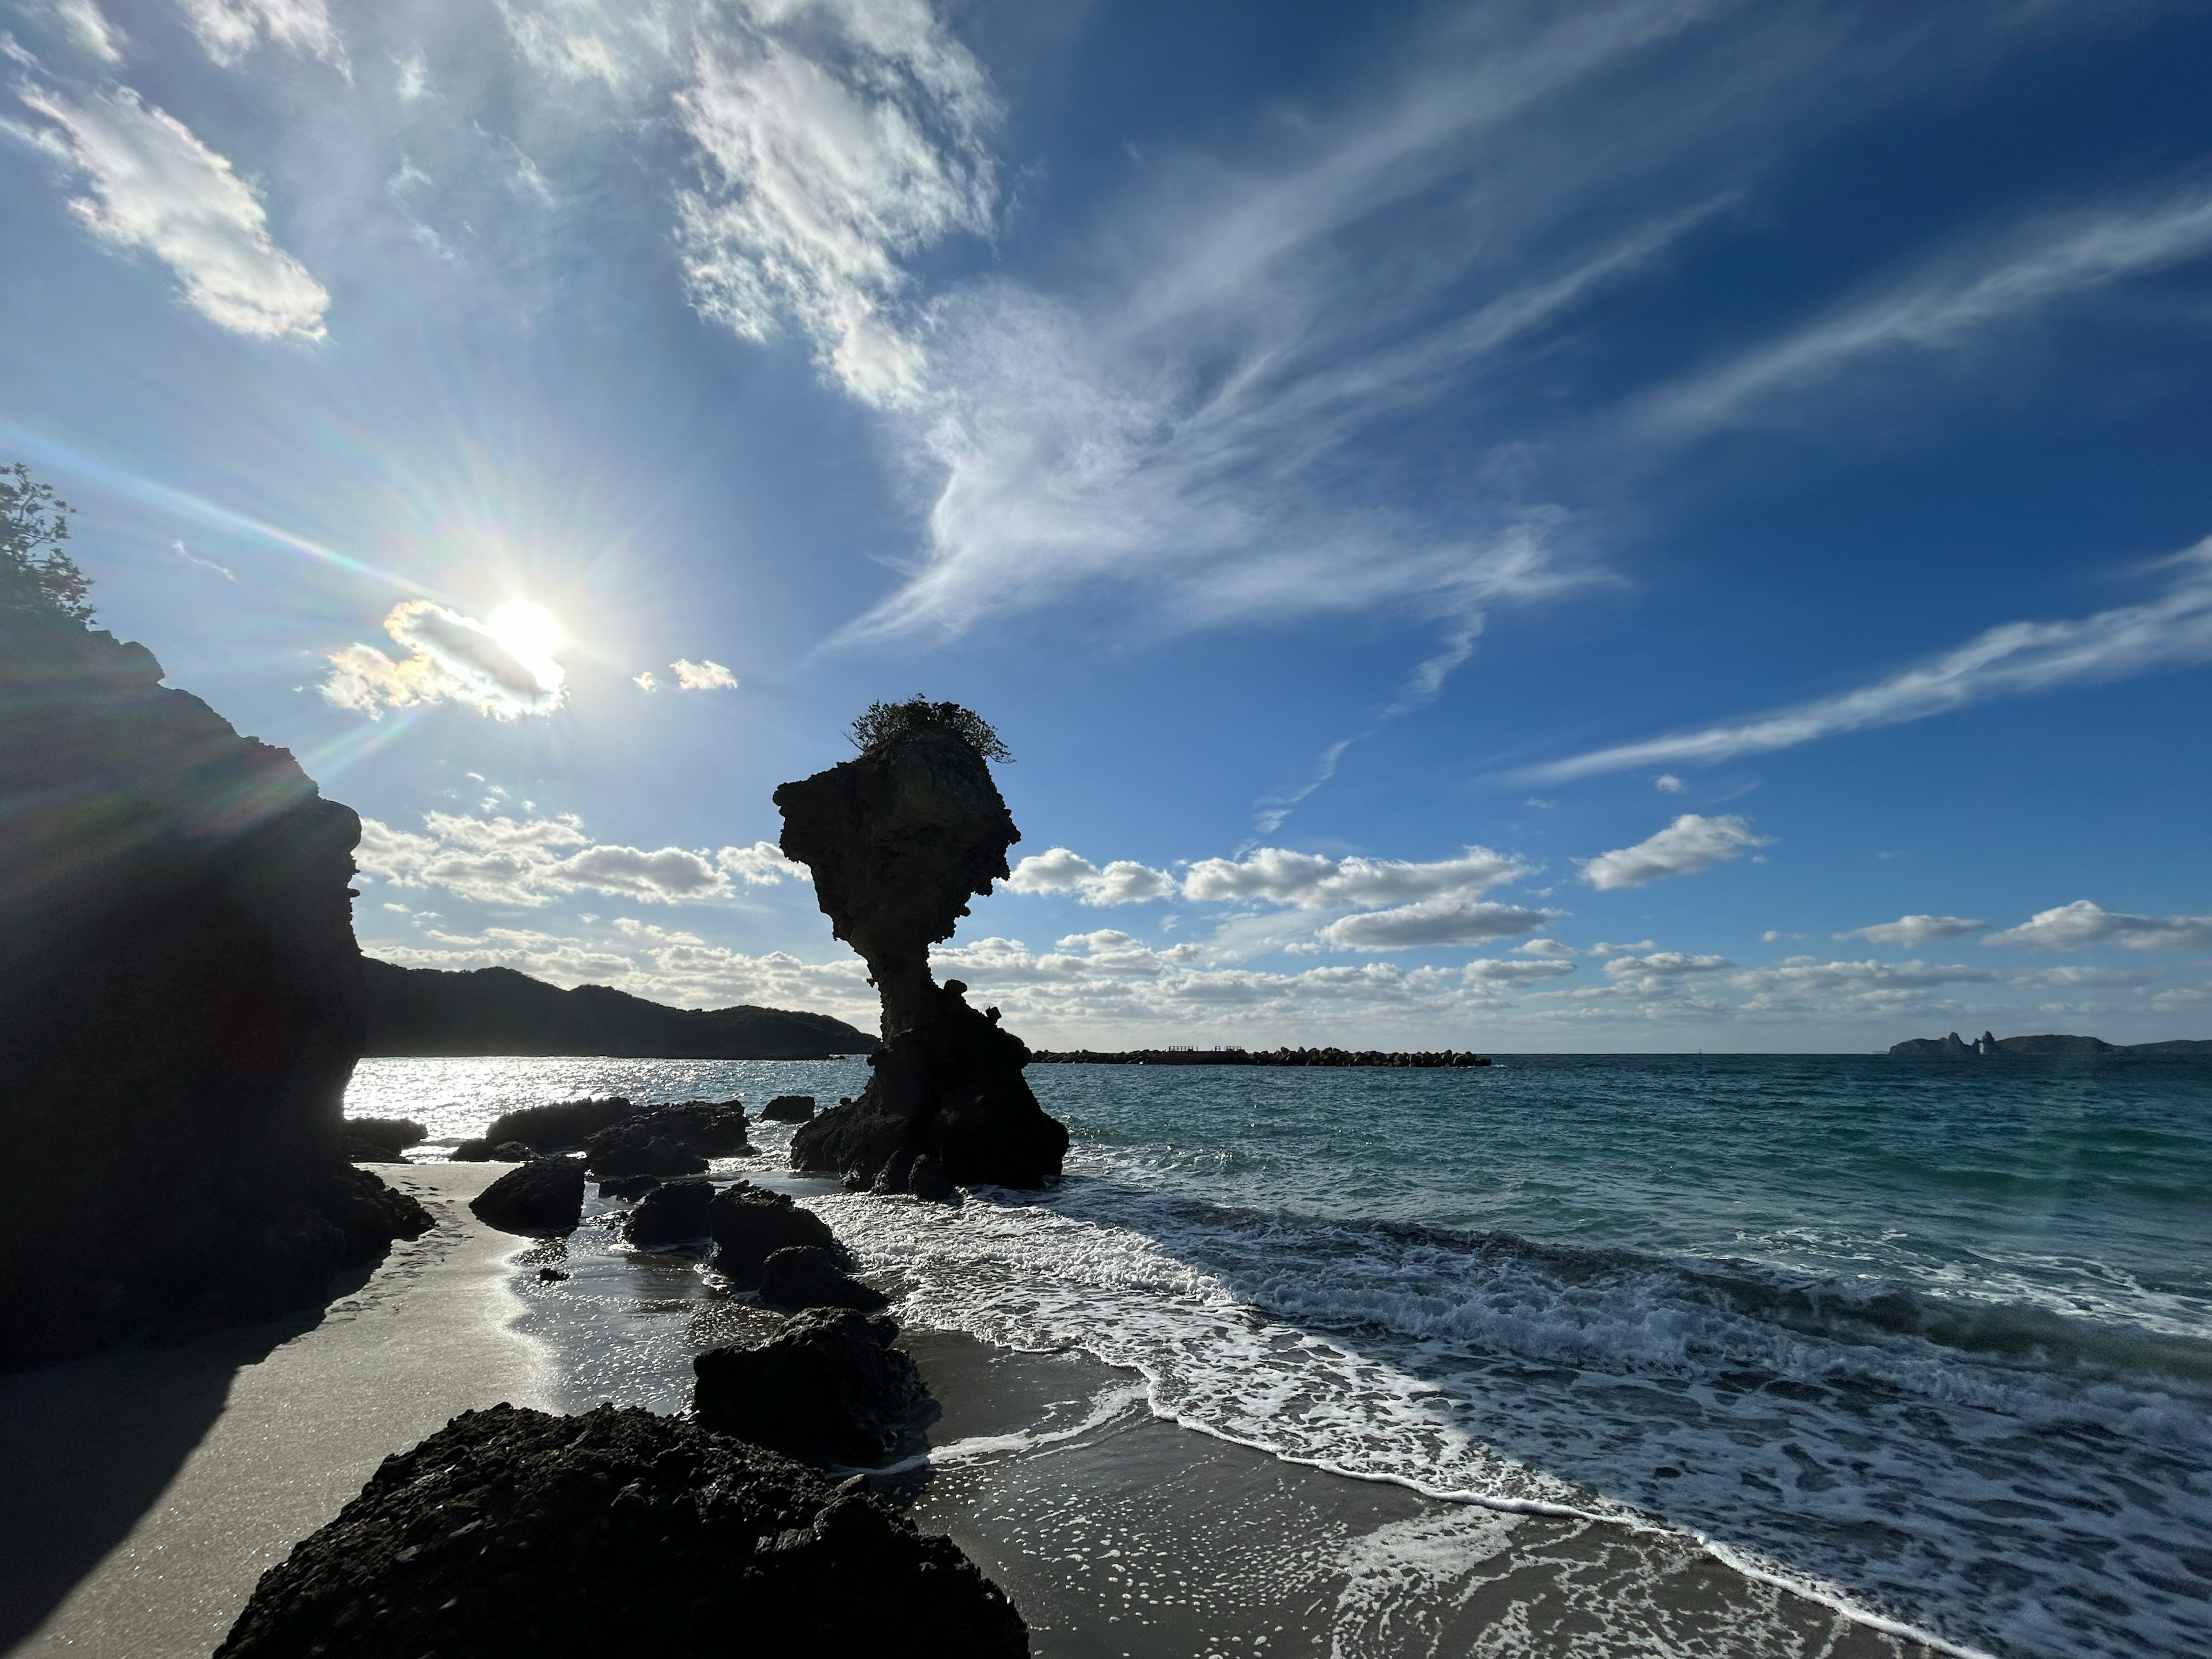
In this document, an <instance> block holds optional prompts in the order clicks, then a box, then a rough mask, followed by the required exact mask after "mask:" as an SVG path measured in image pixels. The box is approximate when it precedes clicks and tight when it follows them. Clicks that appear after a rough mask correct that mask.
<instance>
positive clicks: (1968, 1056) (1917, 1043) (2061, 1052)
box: [1889, 1031, 2212, 1060]
mask: <svg viewBox="0 0 2212 1659" xmlns="http://www.w3.org/2000/svg"><path fill="white" fill-rule="evenodd" d="M1889 1052H1890V1054H1892V1056H1893V1057H1894V1058H1897V1059H1900V1060H1977V1059H1980V1058H1982V1057H1984V1056H1985V1055H1990V1054H2022V1055H2027V1056H2029V1057H2031V1058H2036V1059H2049V1058H2051V1057H2054V1056H2065V1057H2067V1058H2084V1057H2086V1058H2094V1057H2095V1056H2097V1055H2100V1054H2203V1055H2206V1056H2208V1057H2212V1042H2196V1041H2192V1040H2190V1039H2187V1038H2179V1039H2176V1040H2174V1041H2172V1042H2136V1043H2119V1042H2106V1041H2105V1040H2104V1039H2103V1038H2102V1037H2093V1036H2057V1035H2046V1036H2009V1037H2000V1036H1990V1034H1989V1033H1988V1032H1987V1031H1984V1032H1983V1033H1982V1035H1981V1037H1980V1039H1979V1040H1978V1041H1977V1042H1962V1041H1960V1036H1959V1034H1958V1033H1957V1032H1956V1031H1954V1032H1952V1033H1951V1034H1950V1036H1941V1037H1912V1038H1910V1039H1908V1040H1907V1041H1905V1042H1899V1043H1896V1044H1893V1045H1892V1047H1891V1048H1890V1051H1889Z"/></svg>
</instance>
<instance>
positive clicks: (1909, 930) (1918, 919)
mask: <svg viewBox="0 0 2212 1659" xmlns="http://www.w3.org/2000/svg"><path fill="white" fill-rule="evenodd" d="M1988 926H1989V923H1987V922H1985V921H1970V920H1969V919H1968V918H1966V917H1965V916H1927V915H1910V916H1899V918H1898V919H1897V920H1896V921H1881V922H1876V923H1875V925H1874V926H1873V927H1854V928H1852V929H1851V930H1850V932H1849V933H1838V934H1837V935H1836V937H1837V938H1838V939H1865V940H1866V941H1867V942H1868V943H1869V944H1872V945H1896V946H1898V947H1899V949H1901V950H1906V951H1911V950H1914V949H1917V947H1919V946H1920V945H1925V944H1926V943H1927V942H1928V941H1929V939H1957V938H1959V937H1960V935H1961V934H1964V933H1979V932H1980V931H1981V930H1982V929H1983V928H1984V927H1988ZM1777 937H1779V935H1777Z"/></svg>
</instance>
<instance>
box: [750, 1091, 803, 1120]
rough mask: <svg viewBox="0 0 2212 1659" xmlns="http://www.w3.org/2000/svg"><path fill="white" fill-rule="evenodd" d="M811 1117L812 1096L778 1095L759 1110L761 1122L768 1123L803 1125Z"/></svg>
mask: <svg viewBox="0 0 2212 1659" xmlns="http://www.w3.org/2000/svg"><path fill="white" fill-rule="evenodd" d="M813 1115H814V1097H813V1096H812V1095H778V1096H777V1097H775V1099H774V1100H771V1101H770V1102H769V1103H768V1104H767V1105H765V1106H763V1107H762V1108H761V1117H762V1120H763V1121H765V1122H769V1123H805V1122H806V1121H809V1120H811V1118H812V1117H813Z"/></svg>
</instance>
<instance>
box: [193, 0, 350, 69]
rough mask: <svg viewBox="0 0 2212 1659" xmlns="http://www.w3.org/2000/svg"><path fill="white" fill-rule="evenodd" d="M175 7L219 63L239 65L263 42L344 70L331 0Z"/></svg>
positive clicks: (214, 0)
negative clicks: (333, 20)
mask: <svg viewBox="0 0 2212 1659" xmlns="http://www.w3.org/2000/svg"><path fill="white" fill-rule="evenodd" d="M177 7H178V9H179V10H180V11H182V12H183V13H184V14H185V21H187V22H189V23H190V24H191V26H192V33H194V34H197V36H199V38H200V45H201V46H204V48H206V51H207V55H208V56H209V57H210V58H214V59H215V61H216V63H218V64H234V63H236V62H237V61H238V60H239V59H240V58H242V57H244V56H245V55H246V53H247V52H251V51H252V50H253V48H254V47H255V46H258V45H259V44H260V43H261V41H262V40H264V38H265V39H267V40H269V41H270V43H271V44H272V45H279V46H289V47H291V48H292V49H293V50H294V51H295V52H310V53H313V55H314V56H315V57H317V58H321V59H323V61H324V62H325V63H327V64H335V65H336V66H337V67H338V68H339V69H341V70H343V68H344V67H345V64H346V51H345V43H344V42H343V41H342V40H339V39H338V32H337V29H336V28H335V27H332V25H331V13H330V7H329V5H328V3H327V0H177Z"/></svg>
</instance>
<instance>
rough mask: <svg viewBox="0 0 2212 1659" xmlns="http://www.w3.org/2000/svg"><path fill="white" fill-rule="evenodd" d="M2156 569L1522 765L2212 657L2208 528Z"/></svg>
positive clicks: (1668, 748) (1825, 724) (1876, 715)
mask: <svg viewBox="0 0 2212 1659" xmlns="http://www.w3.org/2000/svg"><path fill="white" fill-rule="evenodd" d="M2164 568H2166V570H2167V571H2169V572H2170V573H2171V580H2169V581H2168V583H2167V585H2166V592H2164V593H2163V594H2161V595H2160V597H2159V598H2158V599H2154V600H2152V601H2151V602H2150V603H2149V604H2148V605H2123V606H2120V607H2118V608H2117V609H2114V610H2111V611H2098V612H2097V613H2096V614H2094V615H2093V616H2088V617H2081V618H2079V619H2077V620H2075V621H2070V622H2051V623H2027V622H2015V623H2004V624H2003V625H2002V626H2001V627H1997V628H1992V629H1989V630H1988V631H1987V632H1985V633H1984V634H1981V635H1978V636H1977V637H1976V638H1974V639H1972V640H1970V641H1967V642H1966V644H1964V645H1962V646H1960V647H1957V648H1955V649H1954V650H1951V651H1947V652H1945V653H1943V654H1942V655H1941V656H1938V657H1935V658H1932V659H1929V660H1928V661H1926V662H1923V663H1921V664H1918V665H1916V666H1914V667H1911V668H1908V669H1905V670H1903V671H1900V672H1898V673H1895V674H1891V675H1888V676H1887V677H1885V678H1881V679H1879V680H1876V681H1875V682H1874V683H1873V684H1869V685H1867V686H1863V687H1862V688H1861V689H1859V690H1856V691H1847V692H1844V693H1843V694H1842V695H1841V696H1833V697H1822V698H1820V699H1819V700H1818V701H1816V702H1806V703H1799V704H1797V705H1796V706H1795V707H1793V708H1784V709H1780V710H1778V711H1777V712H1775V713H1772V714H1759V715H1754V716H1753V717H1751V718H1749V719H1747V720H1736V721H1731V722H1729V723H1728V724H1726V725H1723V726H1708V727H1706V728H1705V729H1704V730H1703V731H1699V732H1683V733H1681V734H1680V735H1677V736H1674V737H1668V738H1653V739H1651V740H1650V741H1648V742H1644V743H1632V744H1622V745H1620V747H1617V748H1612V749H1600V750H1593V751H1591V752H1590V753H1589V754H1586V755H1578V756H1577V757H1574V758H1573V759H1571V760H1564V761H1555V762H1553V763H1551V764H1549V765H1545V766H1538V767H1534V768H1530V769H1528V770H1527V771H1525V772H1523V773H1522V774H1521V775H1522V777H1524V778H1527V779H1529V780H1532V781H1544V782H1560V781H1565V780H1567V779H1570V778H1581V777H1589V776H1592V775H1595V774H1598V773H1602V772H1620V771H1627V770H1631V769H1636V768H1639V767H1644V766H1650V765H1654V764H1662V763H1684V762H1688V763H1711V762H1714V761H1723V760H1729V759H1732V758H1734V757H1736V756H1738V755H1758V754H1765V753H1768V752H1771V750H1778V749H1788V748H1790V747H1792V746H1794V745H1795V744H1801V743H1810V742H1812V741H1814V739H1816V738H1826V737H1832V736H1834V735H1836V734H1837V733H1838V732H1861V731H1867V730H1869V729H1872V728H1875V727H1878V726H1896V725H1899V724H1901V723H1903V722H1905V721H1908V720H1926V719H1928V718H1929V716H1930V715H1934V714H1947V713H1948V712H1949V711H1951V710H1953V709H1954V708H1966V707H1967V706H1968V705H1970V704H1972V703H1978V702H1987V701H1989V700H1990V699H1991V698H1995V697H2008V696H2026V695H2027V694H2029V693H2032V692H2036V691H2043V690H2050V689H2051V688H2052V687H2055V686H2060V685H2069V684H2084V683H2091V682H2095V681H2100V680H2113V679H2124V678H2130V677H2132V676H2134V675H2136V674H2142V673H2148V672H2149V671H2152V670H2153V669H2157V668H2172V667H2176V666H2179V665H2184V664H2188V663H2198V662H2203V661H2206V660H2208V659H2212V538H2207V539H2206V540H2204V541H2202V542H2199V543H2198V544H2197V545H2196V546H2194V547H2192V548H2191V549H2189V550H2187V551H2186V552H2184V553H2180V554H2178V555H2176V556H2173V557H2172V558H2171V559H2168V560H2166V561H2165V562H2164Z"/></svg>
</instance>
